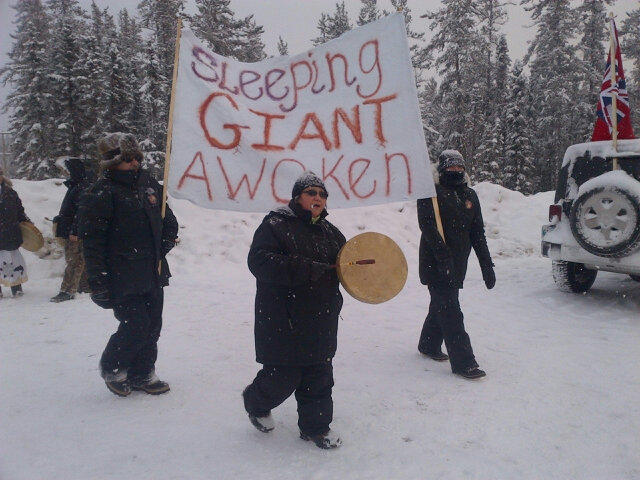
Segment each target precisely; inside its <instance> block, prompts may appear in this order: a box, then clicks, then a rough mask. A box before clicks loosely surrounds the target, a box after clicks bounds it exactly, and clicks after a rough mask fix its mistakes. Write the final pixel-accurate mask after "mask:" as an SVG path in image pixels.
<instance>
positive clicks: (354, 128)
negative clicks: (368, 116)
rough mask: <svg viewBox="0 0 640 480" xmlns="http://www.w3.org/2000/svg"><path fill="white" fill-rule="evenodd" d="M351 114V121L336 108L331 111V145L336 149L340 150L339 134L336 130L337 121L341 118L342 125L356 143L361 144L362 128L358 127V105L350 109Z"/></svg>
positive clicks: (342, 111) (343, 112) (341, 110)
mask: <svg viewBox="0 0 640 480" xmlns="http://www.w3.org/2000/svg"><path fill="white" fill-rule="evenodd" d="M351 111H352V112H353V121H352V120H351V119H350V118H349V116H348V115H347V113H346V112H345V111H344V110H343V109H341V108H336V109H335V110H334V111H333V143H334V144H335V147H336V148H340V132H339V130H338V119H339V118H341V119H342V121H343V122H344V124H345V125H346V126H347V128H348V129H349V130H351V135H353V139H354V140H355V141H356V143H358V144H360V143H362V128H361V127H360V105H356V106H355V107H353V108H352V109H351Z"/></svg>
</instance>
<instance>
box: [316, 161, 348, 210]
mask: <svg viewBox="0 0 640 480" xmlns="http://www.w3.org/2000/svg"><path fill="white" fill-rule="evenodd" d="M343 158H344V155H340V158H339V159H338V161H337V162H336V163H335V165H334V166H333V168H332V169H331V170H329V173H326V169H325V161H326V160H325V158H324V157H322V182H323V183H325V182H326V181H327V178H329V177H331V178H332V179H333V180H334V181H335V182H336V183H337V184H338V188H340V191H341V192H342V194H343V195H344V198H346V199H347V200H349V194H348V193H347V191H346V190H345V189H344V187H343V186H342V184H341V183H340V180H338V178H337V177H336V176H335V175H334V174H333V172H335V171H336V168H338V165H340V162H341V161H342V159H343Z"/></svg>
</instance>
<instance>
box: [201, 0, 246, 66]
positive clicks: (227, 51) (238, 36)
mask: <svg viewBox="0 0 640 480" xmlns="http://www.w3.org/2000/svg"><path fill="white" fill-rule="evenodd" d="M195 3H196V8H197V13H196V14H194V15H191V16H190V17H189V23H190V25H191V28H192V30H193V32H194V33H195V34H196V35H197V36H198V38H200V39H201V40H203V41H204V42H205V43H206V44H207V45H208V46H209V47H210V48H211V50H212V51H214V52H215V53H217V54H218V55H222V56H224V57H233V58H235V56H236V55H237V53H238V52H239V51H241V50H242V48H243V47H244V41H243V34H242V29H243V27H244V22H243V21H242V20H238V19H237V18H235V15H234V13H233V11H232V10H231V7H230V6H229V4H230V3H231V2H230V0H196V2H195Z"/></svg>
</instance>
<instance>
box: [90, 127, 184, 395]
mask: <svg viewBox="0 0 640 480" xmlns="http://www.w3.org/2000/svg"><path fill="white" fill-rule="evenodd" d="M98 151H99V152H100V166H101V167H102V168H103V169H104V172H103V177H102V178H101V179H99V180H98V181H97V182H96V183H95V184H94V185H93V186H92V187H90V188H89V190H88V191H87V192H86V193H85V194H84V195H83V197H82V198H81V201H80V207H79V211H78V217H79V218H78V230H79V236H80V238H81V239H82V242H83V244H82V246H83V254H84V259H85V265H86V271H87V279H88V281H89V286H90V288H91V299H92V300H93V302H94V303H95V304H96V305H98V306H100V307H102V308H106V309H113V313H114V316H115V317H116V319H117V320H118V321H119V322H120V324H119V327H118V330H117V331H116V333H114V334H113V335H112V336H111V338H110V339H109V342H108V343H107V346H106V348H105V350H104V352H103V353H102V357H101V359H100V373H101V375H102V378H103V379H104V381H105V383H106V385H107V388H108V389H109V390H110V391H111V392H113V393H115V394H116V395H120V396H127V395H129V394H130V393H131V391H132V390H141V391H144V392H146V393H150V394H154V395H157V394H161V393H165V392H167V391H169V385H168V383H166V382H164V381H162V380H160V379H159V378H158V377H157V375H156V373H155V362H156V358H157V355H158V346H157V343H158V338H159V337H160V330H161V328H162V308H163V298H164V297H163V295H164V294H163V287H165V286H167V285H168V284H169V277H170V276H171V274H170V273H169V265H168V263H167V260H166V258H165V257H166V255H167V253H169V251H170V250H171V249H172V248H173V247H174V245H175V240H176V237H177V233H178V223H177V221H176V217H175V216H174V214H173V212H172V211H171V208H169V206H168V205H167V207H166V212H165V216H164V218H163V217H162V215H161V207H162V195H163V193H162V187H161V186H160V184H159V183H158V182H157V181H156V180H154V179H153V178H152V177H151V176H150V175H149V174H148V172H146V171H145V170H143V169H141V168H140V164H141V162H142V158H143V157H142V152H141V151H140V148H139V147H138V143H137V142H136V140H135V138H134V137H133V136H132V135H127V134H121V133H112V134H109V135H106V136H104V137H102V138H101V139H100V140H99V142H98ZM159 265H160V268H158V266H159Z"/></svg>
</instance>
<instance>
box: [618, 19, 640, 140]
mask: <svg viewBox="0 0 640 480" xmlns="http://www.w3.org/2000/svg"><path fill="white" fill-rule="evenodd" d="M626 15H627V16H626V18H625V19H624V20H623V22H622V28H620V31H619V32H618V33H619V35H620V36H621V40H620V43H621V45H620V47H621V48H622V53H623V55H624V56H625V59H626V61H627V63H626V65H625V68H626V70H625V77H626V80H627V91H628V92H629V104H630V105H631V122H632V123H633V131H634V133H635V135H636V137H640V7H638V8H636V9H635V10H632V11H630V12H627V13H626Z"/></svg>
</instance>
